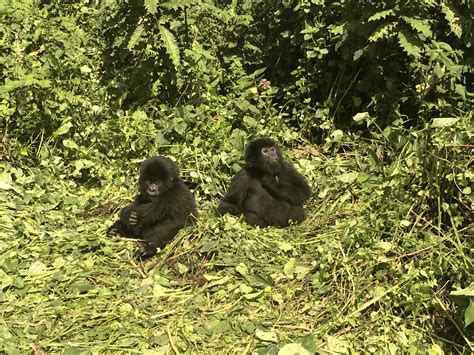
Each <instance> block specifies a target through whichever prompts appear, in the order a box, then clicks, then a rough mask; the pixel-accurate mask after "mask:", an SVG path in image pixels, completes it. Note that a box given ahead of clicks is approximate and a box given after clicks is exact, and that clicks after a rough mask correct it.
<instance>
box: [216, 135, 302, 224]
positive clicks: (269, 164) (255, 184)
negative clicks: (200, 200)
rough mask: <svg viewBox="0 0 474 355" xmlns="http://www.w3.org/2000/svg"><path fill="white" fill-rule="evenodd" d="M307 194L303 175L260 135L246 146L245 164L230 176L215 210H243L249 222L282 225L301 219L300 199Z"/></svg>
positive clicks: (270, 141)
mask: <svg viewBox="0 0 474 355" xmlns="http://www.w3.org/2000/svg"><path fill="white" fill-rule="evenodd" d="M310 195H311V188H310V187H309V185H308V183H307V182H306V179H305V178H304V177H303V176H302V175H301V174H299V173H298V172H297V171H296V170H295V168H294V167H293V166H292V165H291V164H290V163H287V162H285V161H284V160H283V158H282V155H281V150H280V148H279V147H278V145H277V144H276V143H275V142H274V141H273V140H271V139H270V138H260V139H256V140H254V141H252V142H250V143H249V145H248V146H247V149H246V152H245V166H244V168H243V169H242V170H240V171H239V172H238V173H237V174H236V175H235V176H234V178H233V179H232V182H231V185H230V187H229V190H228V192H227V194H226V195H225V196H224V198H223V199H222V201H221V202H220V203H219V206H218V211H219V213H220V214H225V213H230V214H233V215H236V216H238V215H241V214H243V215H244V218H245V221H246V222H247V223H249V224H252V225H258V226H261V227H266V226H277V227H285V226H287V225H288V224H289V223H290V221H293V222H296V223H299V222H301V221H303V220H304V219H305V213H304V209H303V203H304V202H305V201H306V200H307V199H308V198H309V197H310Z"/></svg>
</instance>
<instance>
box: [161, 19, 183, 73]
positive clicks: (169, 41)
mask: <svg viewBox="0 0 474 355" xmlns="http://www.w3.org/2000/svg"><path fill="white" fill-rule="evenodd" d="M159 28H160V35H161V40H162V41H163V45H164V46H165V48H166V51H167V52H168V55H169V56H170V58H171V61H172V62H173V64H174V66H175V67H178V66H179V63H180V59H179V48H178V45H177V44H176V39H175V38H174V36H173V34H172V33H171V32H170V31H168V30H167V29H166V28H165V27H164V26H161V25H160V26H159Z"/></svg>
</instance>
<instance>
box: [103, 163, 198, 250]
mask: <svg viewBox="0 0 474 355" xmlns="http://www.w3.org/2000/svg"><path fill="white" fill-rule="evenodd" d="M138 185H139V193H138V195H137V196H136V197H135V201H134V202H133V203H132V204H129V205H127V206H125V207H124V208H123V209H122V211H121V212H120V219H119V220H118V221H116V222H115V223H114V224H113V225H112V226H111V227H110V228H109V230H108V232H107V234H108V235H109V236H114V235H122V236H129V237H134V238H140V239H142V240H143V241H142V242H141V243H140V244H139V251H138V256H139V257H149V256H152V255H154V254H155V253H156V250H157V248H158V247H159V248H162V247H163V246H164V245H166V243H168V242H169V241H170V240H171V239H173V237H174V236H175V235H176V234H177V233H178V231H179V230H180V229H181V228H183V227H184V226H185V225H186V224H187V223H188V222H191V221H193V220H194V218H196V217H197V210H196V205H195V202H194V196H193V195H192V193H191V191H189V189H188V188H187V187H186V185H185V184H184V182H183V181H182V180H181V178H180V177H179V169H178V166H177V165H176V164H175V163H174V162H173V161H172V160H171V159H168V158H166V157H162V156H157V157H153V158H149V159H147V160H146V161H145V162H143V164H142V165H141V167H140V177H139V179H138Z"/></svg>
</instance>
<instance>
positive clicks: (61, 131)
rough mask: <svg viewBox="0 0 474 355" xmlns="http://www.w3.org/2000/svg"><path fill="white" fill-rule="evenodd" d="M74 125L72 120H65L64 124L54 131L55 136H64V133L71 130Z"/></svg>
mask: <svg viewBox="0 0 474 355" xmlns="http://www.w3.org/2000/svg"><path fill="white" fill-rule="evenodd" d="M71 127H72V123H71V121H65V122H63V124H62V125H61V126H60V127H59V128H58V129H57V130H56V132H54V133H53V135H54V136H55V137H57V136H62V135H63V134H66V133H67V132H69V130H70V129H71Z"/></svg>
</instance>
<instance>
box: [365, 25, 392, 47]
mask: <svg viewBox="0 0 474 355" xmlns="http://www.w3.org/2000/svg"><path fill="white" fill-rule="evenodd" d="M397 24H398V22H391V23H387V24H386V25H382V26H380V27H379V28H377V29H376V30H375V31H374V33H373V34H371V35H370V37H369V38H368V41H369V42H377V41H378V40H379V39H382V38H388V37H390V36H393V34H394V33H393V29H394V28H395V27H397Z"/></svg>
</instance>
